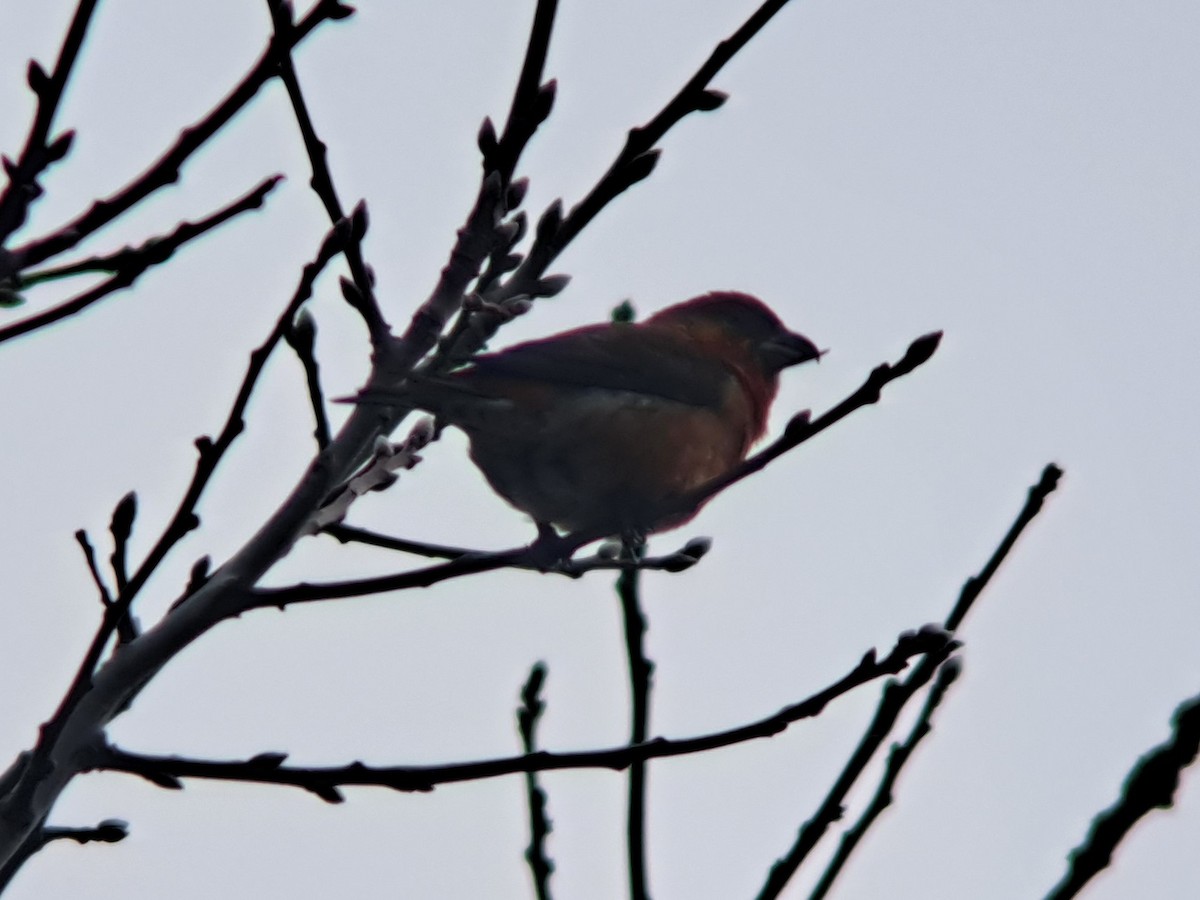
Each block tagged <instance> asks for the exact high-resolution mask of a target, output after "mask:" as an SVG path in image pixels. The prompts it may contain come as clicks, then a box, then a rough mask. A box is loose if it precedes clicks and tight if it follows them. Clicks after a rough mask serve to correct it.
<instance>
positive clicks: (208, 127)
mask: <svg viewBox="0 0 1200 900" xmlns="http://www.w3.org/2000/svg"><path fill="white" fill-rule="evenodd" d="M353 12H354V10H353V9H351V8H350V7H349V6H345V5H344V4H342V3H341V2H340V0H318V2H317V4H316V5H315V6H313V8H312V9H311V10H310V11H309V12H308V15H306V16H305V17H304V18H303V19H302V20H301V21H300V22H299V23H297V25H296V27H295V28H294V29H293V30H292V32H291V33H290V34H289V37H288V39H289V40H290V41H292V42H293V44H292V46H295V45H296V44H299V43H300V42H301V41H303V40H304V39H305V38H307V37H308V36H309V35H310V34H311V33H312V32H313V30H314V29H316V28H317V26H319V25H321V24H323V23H324V22H326V21H327V20H330V19H344V18H346V17H347V16H349V15H351V14H352V13H353ZM276 50H277V48H276V46H275V41H274V40H272V41H271V42H270V43H269V44H268V45H267V47H266V49H265V50H264V51H263V53H262V55H261V56H260V57H259V58H258V61H257V62H255V64H254V65H253V66H252V67H251V68H250V70H249V71H248V72H247V73H246V75H245V76H244V77H243V78H242V80H241V81H240V82H239V83H238V84H237V86H236V87H234V88H233V90H232V91H230V92H229V93H228V94H227V95H226V96H225V97H224V99H222V100H221V102H220V103H218V104H217V105H216V106H215V107H214V108H213V109H212V110H211V111H210V112H209V113H208V114H207V115H205V116H204V117H203V118H201V119H200V120H199V121H197V122H195V123H194V124H192V125H189V126H188V127H186V128H184V129H183V130H182V131H181V132H180V134H179V137H178V138H177V139H176V141H175V143H174V144H173V145H172V146H171V147H170V148H169V149H168V150H167V151H166V152H165V153H164V154H163V155H162V156H160V157H159V158H158V159H157V160H156V161H155V162H154V163H152V164H151V165H150V167H149V168H148V169H146V171H144V172H143V173H142V174H141V175H139V176H137V177H136V178H135V179H134V180H133V181H131V182H129V184H127V185H125V187H123V188H121V189H120V190H118V191H117V192H116V193H114V194H112V195H110V196H109V197H107V198H105V199H103V200H97V201H95V202H94V203H93V204H92V205H91V206H90V207H89V208H88V210H87V211H86V212H84V213H82V214H80V215H79V216H77V217H76V218H75V219H73V220H72V221H70V222H68V223H67V224H66V225H64V226H63V227H62V228H60V229H59V230H58V231H56V232H54V233H53V234H50V235H47V236H46V237H43V238H38V239H36V240H32V241H30V242H28V243H26V244H23V245H22V246H20V247H17V248H15V249H14V250H13V251H12V259H13V263H14V265H13V267H14V269H16V270H18V271H19V270H22V269H26V268H28V267H30V266H35V265H37V264H38V263H40V262H44V261H45V260H47V259H49V258H50V257H52V256H57V255H58V254H59V253H62V252H63V251H64V250H69V249H70V248H72V247H74V246H75V245H76V244H78V243H79V242H80V241H82V240H83V239H84V238H85V237H87V236H88V235H90V234H93V233H94V232H96V231H97V230H99V229H100V228H102V227H104V226H105V225H107V224H108V223H109V222H111V221H113V219H116V218H117V217H118V216H120V215H122V214H123V213H125V212H128V211H129V210H130V209H132V208H133V207H134V206H136V205H137V204H138V203H140V202H141V201H142V200H144V199H146V197H148V196H150V194H152V193H154V192H155V191H157V190H159V189H160V188H163V187H166V186H167V185H169V184H174V183H175V182H176V181H178V180H179V170H180V168H181V167H182V166H183V164H184V163H185V162H186V161H187V160H188V158H189V157H191V155H192V154H193V153H195V152H196V151H197V150H199V149H200V148H201V147H203V146H204V145H205V144H206V143H207V142H208V141H209V140H210V139H211V138H212V137H213V136H214V135H215V134H216V133H217V132H218V131H220V130H221V129H222V128H224V127H225V125H227V124H228V123H229V121H230V120H231V119H232V118H233V117H234V116H235V115H237V113H239V112H240V111H241V110H242V109H243V107H245V106H246V104H248V103H249V102H250V101H251V100H252V99H253V98H254V96H255V94H257V93H258V91H259V90H260V89H261V88H262V86H263V85H264V84H266V83H267V82H268V81H270V80H271V79H272V78H274V77H275V76H276V74H278V72H277V67H276Z"/></svg>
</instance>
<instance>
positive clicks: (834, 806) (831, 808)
mask: <svg viewBox="0 0 1200 900" xmlns="http://www.w3.org/2000/svg"><path fill="white" fill-rule="evenodd" d="M876 371H878V370H876ZM1061 475H1062V470H1061V469H1059V468H1058V466H1055V465H1053V464H1051V465H1048V466H1046V468H1045V469H1044V470H1043V472H1042V477H1041V480H1040V481H1039V482H1038V484H1037V485H1036V486H1035V487H1034V489H1033V490H1031V491H1030V492H1029V498H1028V500H1027V501H1026V503H1025V506H1024V508H1022V510H1021V512H1020V513H1019V514H1018V515H1017V518H1016V520H1015V521H1014V523H1013V527H1012V528H1010V529H1009V531H1008V533H1007V534H1006V535H1005V537H1004V539H1003V540H1002V541H1001V543H1000V546H999V547H998V548H997V550H996V552H995V553H994V554H993V555H992V557H991V559H989V560H988V562H987V564H986V565H985V566H984V567H983V569H981V570H980V572H979V573H978V574H977V575H975V576H974V577H973V578H971V579H968V581H967V583H966V586H965V587H964V588H963V592H964V595H965V594H966V592H967V591H968V590H971V591H972V593H971V598H972V599H974V597H976V596H978V595H979V593H980V592H981V591H982V590H983V588H984V587H986V586H987V584H988V582H989V581H990V580H991V578H992V576H993V575H994V574H995V573H996V570H997V569H998V568H999V566H1000V563H1002V562H1003V561H1004V559H1005V558H1006V557H1007V555H1008V553H1009V551H1011V550H1012V547H1013V545H1014V544H1015V543H1016V538H1017V537H1018V536H1019V535H1020V533H1021V532H1022V531H1023V530H1024V529H1025V528H1026V527H1027V526H1028V525H1029V523H1030V522H1032V521H1033V519H1034V517H1035V516H1036V515H1037V512H1038V510H1040V509H1041V506H1042V502H1043V500H1044V499H1045V496H1046V495H1047V494H1049V493H1050V491H1052V490H1054V487H1055V486H1056V485H1057V483H1058V478H1059V476H1061ZM969 605H970V604H966V605H964V604H963V601H962V598H961V597H960V598H959V600H958V602H957V603H956V604H955V607H954V610H953V611H952V612H951V613H950V615H949V616H948V617H947V622H948V623H949V622H954V623H955V624H961V620H962V615H959V610H960V609H961V610H962V614H964V615H965V613H966V611H967V609H968V608H969ZM949 630H950V629H949V628H947V631H949ZM955 649H957V645H954V644H952V645H948V646H947V647H946V648H944V649H943V650H941V651H939V652H935V653H930V654H927V655H926V656H925V657H924V658H922V659H921V661H920V662H919V663H918V664H917V665H916V666H915V667H914V668H913V670H912V671H911V672H909V673H908V675H907V677H905V678H904V680H903V681H895V680H892V681H889V682H888V683H887V684H886V685H885V686H884V689H883V696H882V697H880V699H879V705H878V706H877V707H876V709H875V716H874V718H873V719H872V720H871V723H870V725H868V726H867V730H866V732H865V733H864V734H863V736H862V738H861V739H860V741H859V744H858V746H857V747H856V748H855V750H854V753H853V754H852V755H851V757H850V759H849V760H848V761H847V763H846V765H845V767H844V768H843V769H842V771H841V774H840V775H839V776H838V778H837V780H836V781H835V782H834V784H833V786H832V787H831V788H830V789H829V793H828V794H826V796H825V799H824V800H823V801H822V802H821V805H820V806H819V807H818V809H817V811H816V813H814V814H813V816H812V818H810V819H809V820H808V821H807V822H806V823H805V824H804V825H803V827H801V829H800V832H799V834H798V835H797V836H796V841H795V843H793V844H792V847H791V848H790V849H789V850H788V852H787V853H786V854H785V855H784V856H783V857H781V858H780V859H779V860H778V861H777V862H776V863H775V865H774V866H772V867H771V872H770V874H769V875H768V876H767V880H766V883H765V884H764V885H763V888H762V890H761V891H760V892H759V894H758V897H759V900H767V898H773V897H778V896H779V895H780V893H781V892H782V891H783V889H784V888H785V887H786V886H787V883H788V881H789V880H790V879H791V877H792V876H793V875H794V874H795V873H796V870H797V869H799V868H800V864H801V863H802V862H803V861H804V860H805V858H806V857H807V856H808V854H809V852H810V851H811V850H812V849H813V847H815V846H816V845H817V842H818V841H819V840H820V839H821V837H822V836H823V835H824V834H825V831H826V830H827V829H828V828H829V826H830V825H832V824H833V823H834V822H836V821H837V820H838V819H839V818H840V817H841V814H842V808H843V804H844V802H845V798H846V795H847V794H848V793H849V791H850V788H852V787H853V786H854V783H855V782H856V781H857V780H858V778H859V777H860V776H861V775H862V773H863V770H864V769H865V768H866V766H867V764H868V763H869V762H870V761H871V758H872V757H873V756H874V755H875V752H876V751H877V750H878V749H879V747H880V746H882V744H883V742H884V741H885V740H887V736H888V734H890V733H891V730H892V729H893V728H894V727H895V725H896V720H897V718H899V716H900V712H901V711H902V710H903V709H904V706H905V705H906V704H907V703H908V701H909V700H911V699H912V698H913V696H915V695H916V694H917V693H918V692H919V691H920V690H921V689H922V688H923V687H925V685H926V684H928V683H929V682H930V680H931V679H932V678H933V676H934V674H935V673H936V672H937V670H938V668H939V667H940V666H941V665H942V664H943V663H944V662H945V661H946V660H947V659H948V658H949V656H950V654H951V652H953V650H955Z"/></svg>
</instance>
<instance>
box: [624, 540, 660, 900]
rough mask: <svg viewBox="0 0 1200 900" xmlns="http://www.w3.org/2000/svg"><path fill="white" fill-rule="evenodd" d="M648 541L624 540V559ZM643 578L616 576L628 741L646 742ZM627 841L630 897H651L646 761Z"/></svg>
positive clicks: (635, 778)
mask: <svg viewBox="0 0 1200 900" xmlns="http://www.w3.org/2000/svg"><path fill="white" fill-rule="evenodd" d="M645 549H646V543H645V541H644V540H641V539H637V538H626V539H624V540H622V542H621V559H623V560H629V561H631V562H634V561H637V560H638V559H639V558H640V557H641V555H642V554H643V553H644V552H645ZM640 595H641V591H640V577H639V572H638V570H637V569H626V570H625V571H624V572H622V573H621V574H620V576H619V577H618V578H617V597H618V599H619V600H620V601H621V624H622V633H623V634H624V635H625V662H626V664H627V666H628V668H629V720H630V725H629V743H630V745H631V746H636V745H638V744H642V743H645V741H646V737H647V735H648V733H649V725H650V690H651V685H652V683H653V678H654V663H652V662H651V661H650V659H649V658H648V657H647V656H646V648H645V638H646V615H645V613H644V612H643V611H642V605H641V596H640ZM625 842H626V854H627V859H628V861H629V865H628V866H627V873H626V874H627V875H628V876H629V896H630V900H648V898H649V896H650V891H649V888H648V886H647V881H646V878H647V875H646V761H645V760H644V759H641V760H635V761H634V762H633V763H632V764H631V765H630V766H629V799H628V806H627V808H626V812H625Z"/></svg>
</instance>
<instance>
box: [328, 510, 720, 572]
mask: <svg viewBox="0 0 1200 900" xmlns="http://www.w3.org/2000/svg"><path fill="white" fill-rule="evenodd" d="M322 531H323V532H324V533H325V534H328V535H329V536H330V537H333V538H336V539H337V540H339V541H341V542H342V543H343V544H346V543H357V544H366V545H367V546H369V547H380V548H382V549H385V550H396V551H399V552H401V553H411V554H412V555H414V556H424V557H427V558H432V559H450V560H453V559H459V558H461V557H464V556H480V555H484V554H485V552H486V551H483V550H472V549H468V548H466V547H453V546H449V545H447V544H430V543H426V542H425V541H413V540H409V539H407V538H400V537H393V536H391V535H386V534H379V533H378V532H375V531H370V530H369V529H366V528H357V527H355V526H352V525H344V524H340V523H339V524H336V525H328V526H326V527H325V528H324V529H322ZM711 549H712V541H710V540H709V539H708V538H703V537H699V538H692V539H691V540H689V541H688V542H687V543H686V544H684V545H683V546H682V547H680V548H679V549H678V550H676V551H675V552H674V553H668V554H665V555H663V556H643V557H642V558H640V559H636V560H629V559H624V558H621V557H620V556H617V557H613V556H611V555H608V554H603V553H598V554H596V555H594V556H588V557H583V558H579V559H569V560H562V561H561V562H560V563H559V565H557V566H555V567H554V568H552V569H549V570H544V569H543V570H542V571H549V572H551V573H553V574H557V575H567V576H571V577H576V576H579V575H583V574H585V573H587V572H595V571H600V570H607V571H624V570H626V569H641V570H643V571H646V570H650V571H660V572H682V571H684V570H685V569H690V568H691V567H692V566H694V565H695V564H696V563H698V562H699V561H700V560H701V558H702V557H703V556H704V555H705V554H706V553H708V551H709V550H711ZM519 551H520V548H514V549H511V550H506V551H501V552H504V553H517V552H519ZM514 567H520V568H525V569H532V570H535V571H537V570H538V567H537V566H535V565H534V564H533V563H531V562H525V563H524V564H523V565H520V566H518V565H517V564H514Z"/></svg>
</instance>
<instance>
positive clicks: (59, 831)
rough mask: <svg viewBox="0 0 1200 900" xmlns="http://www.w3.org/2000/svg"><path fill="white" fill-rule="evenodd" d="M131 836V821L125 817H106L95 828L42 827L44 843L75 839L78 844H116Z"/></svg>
mask: <svg viewBox="0 0 1200 900" xmlns="http://www.w3.org/2000/svg"><path fill="white" fill-rule="evenodd" d="M127 837H129V823H128V822H126V821H124V820H123V819H105V820H104V821H103V822H101V823H100V824H99V825H96V826H95V827H94V828H60V827H57V826H53V825H51V826H48V827H46V828H44V829H42V842H43V845H45V844H48V843H50V842H51V841H75V843H77V844H90V843H93V842H99V843H102V844H116V843H118V842H119V841H123V840H125V838H127Z"/></svg>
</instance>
